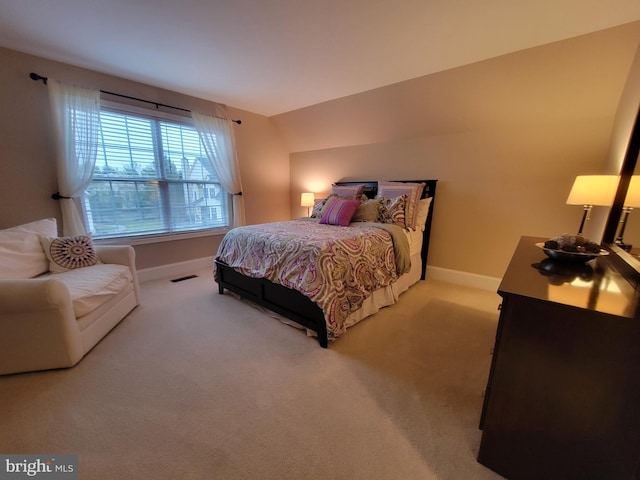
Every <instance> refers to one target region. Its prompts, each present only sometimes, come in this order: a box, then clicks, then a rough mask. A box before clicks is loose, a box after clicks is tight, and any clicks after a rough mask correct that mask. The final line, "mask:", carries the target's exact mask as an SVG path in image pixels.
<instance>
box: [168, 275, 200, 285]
mask: <svg viewBox="0 0 640 480" xmlns="http://www.w3.org/2000/svg"><path fill="white" fill-rule="evenodd" d="M197 276H198V275H187V276H186V277H179V278H174V279H173V280H171V281H172V282H174V283H175V282H181V281H183V280H189V279H190V278H196V277H197Z"/></svg>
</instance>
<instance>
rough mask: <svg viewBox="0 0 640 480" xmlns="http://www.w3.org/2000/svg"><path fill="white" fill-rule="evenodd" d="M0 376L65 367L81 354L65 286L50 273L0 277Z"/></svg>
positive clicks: (78, 358) (73, 362)
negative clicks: (33, 275)
mask: <svg viewBox="0 0 640 480" xmlns="http://www.w3.org/2000/svg"><path fill="white" fill-rule="evenodd" d="M0 331H1V334H0V375H2V374H5V373H16V372H27V371H32V370H43V369H47V368H59V367H69V366H71V365H74V364H75V363H77V362H78V361H79V360H80V359H81V358H82V355H83V353H84V352H83V351H82V342H81V340H80V330H79V328H78V323H77V321H76V318H75V315H74V312H73V304H72V303H71V296H70V294H69V290H68V289H67V286H66V285H65V284H64V283H63V282H62V281H60V280H58V279H55V278H51V277H50V276H47V277H41V278H29V279H20V280H0Z"/></svg>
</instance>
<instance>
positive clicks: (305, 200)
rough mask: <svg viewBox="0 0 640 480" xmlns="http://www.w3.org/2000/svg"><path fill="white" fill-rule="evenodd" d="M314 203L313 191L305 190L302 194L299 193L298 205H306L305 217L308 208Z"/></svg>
mask: <svg viewBox="0 0 640 480" xmlns="http://www.w3.org/2000/svg"><path fill="white" fill-rule="evenodd" d="M314 203H315V195H314V194H313V193H310V192H305V193H303V194H302V195H300V206H301V207H307V217H308V216H309V215H310V213H309V208H310V207H313V204H314Z"/></svg>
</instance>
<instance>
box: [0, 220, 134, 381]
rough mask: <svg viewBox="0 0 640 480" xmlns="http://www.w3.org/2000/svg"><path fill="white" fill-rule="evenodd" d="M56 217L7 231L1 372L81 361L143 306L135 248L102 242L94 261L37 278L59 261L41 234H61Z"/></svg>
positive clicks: (2, 233)
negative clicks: (48, 250) (54, 259)
mask: <svg viewBox="0 0 640 480" xmlns="http://www.w3.org/2000/svg"><path fill="white" fill-rule="evenodd" d="M52 220H53V219H47V220H41V221H38V222H33V223H31V224H27V225H24V226H20V227H14V228H13V229H7V230H0V374H8V373H18V372H27V371H34V370H46V369H52V368H62V367H71V366H73V365H75V364H76V363H78V362H79V361H80V360H81V359H82V358H83V357H84V355H86V354H87V353H88V352H89V351H90V350H91V349H92V348H93V347H94V346H95V345H96V344H97V343H98V342H99V341H100V340H101V339H102V338H103V337H104V336H105V335H106V334H107V333H108V332H109V331H110V330H111V329H112V328H113V327H115V326H116V325H117V324H118V323H119V322H120V321H121V320H122V319H123V318H124V317H126V316H127V315H128V314H129V312H131V310H133V309H134V308H135V307H136V306H137V305H138V304H139V303H140V291H139V285H138V278H137V273H136V268H135V251H134V249H133V248H132V247H130V246H95V247H93V250H94V251H95V254H97V257H98V259H99V262H98V263H96V264H94V265H91V266H83V267H81V268H71V269H68V270H64V271H60V272H56V273H53V272H51V271H48V272H44V273H39V274H37V275H32V274H33V273H34V272H35V271H38V268H36V264H40V267H39V269H40V270H41V269H42V268H47V266H50V265H51V264H50V262H48V261H47V255H46V250H45V249H43V247H42V245H43V244H40V242H39V241H38V242H36V241H35V240H36V239H35V238H33V236H34V235H35V236H36V237H37V239H38V240H41V239H42V237H47V236H50V235H51V234H52V233H54V230H53V228H55V220H53V222H54V225H53V226H52V225H51V223H50V222H51V221H52ZM42 222H48V223H44V224H43V223H42ZM43 230H44V233H43ZM56 230H57V228H56ZM21 235H24V236H23V237H22V238H21ZM38 244H40V245H41V246H40V252H37V251H36V250H37V248H36V247H37V245H38ZM44 245H46V244H44ZM40 254H41V255H44V258H45V259H44V260H43V258H42V257H41V256H40ZM54 256H55V252H54ZM3 260H4V262H3ZM49 260H51V259H50V258H49ZM21 267H22V268H23V270H22V272H23V273H20V272H21V270H20V268H21ZM47 270H49V268H47ZM24 275H28V276H26V277H25V278H16V277H20V276H24Z"/></svg>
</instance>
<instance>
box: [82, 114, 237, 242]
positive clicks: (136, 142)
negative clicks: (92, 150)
mask: <svg viewBox="0 0 640 480" xmlns="http://www.w3.org/2000/svg"><path fill="white" fill-rule="evenodd" d="M100 121H101V131H100V140H99V146H98V155H97V160H96V167H95V170H94V174H93V180H92V182H91V184H90V186H89V188H88V189H87V190H86V192H85V195H84V197H83V199H82V200H83V202H82V203H83V207H84V211H85V215H86V220H87V227H88V229H89V231H90V232H91V233H92V234H93V237H94V238H98V239H99V238H114V237H130V236H138V235H157V234H175V233H184V232H192V231H198V230H206V229H212V228H219V227H227V226H228V225H229V223H230V221H229V218H230V210H229V209H230V201H229V195H228V194H227V193H225V192H224V190H223V189H222V188H221V186H220V184H219V183H218V179H217V178H216V175H215V173H214V171H213V169H212V167H211V164H210V162H209V160H208V159H207V156H206V153H205V151H204V148H203V146H202V144H201V143H200V138H199V136H198V132H197V131H196V129H195V128H193V127H192V126H191V125H189V124H187V123H186V122H185V123H179V122H178V121H175V120H166V119H163V118H156V117H151V116H144V115H141V114H137V113H135V114H134V113H129V112H126V113H123V112H120V111H113V110H106V109H104V107H103V109H102V110H101V112H100Z"/></svg>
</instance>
